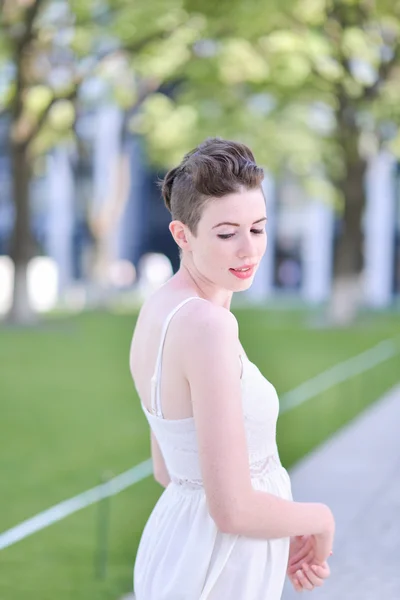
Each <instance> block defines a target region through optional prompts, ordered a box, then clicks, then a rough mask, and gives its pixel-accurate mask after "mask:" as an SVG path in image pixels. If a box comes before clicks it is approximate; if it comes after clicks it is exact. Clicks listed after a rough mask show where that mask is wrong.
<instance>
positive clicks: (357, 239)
mask: <svg viewBox="0 0 400 600" xmlns="http://www.w3.org/2000/svg"><path fill="white" fill-rule="evenodd" d="M365 172H366V162H365V160H364V159H362V158H360V157H359V156H354V155H353V156H351V157H349V159H348V162H347V172H346V175H345V177H344V178H343V180H342V181H341V182H340V184H339V185H340V189H341V192H342V194H343V196H344V199H345V208H344V214H343V221H342V228H341V231H340V235H339V239H338V240H337V245H336V248H335V260H334V282H333V290H332V297H331V304H330V307H329V319H330V321H331V322H332V323H334V324H335V325H342V326H345V325H348V324H350V323H351V322H352V321H354V319H355V317H356V315H357V312H358V310H359V308H360V305H361V301H362V294H363V285H362V272H363V266H364V256H363V243H364V236H363V231H362V218H363V211H364V206H365V190H364V186H365Z"/></svg>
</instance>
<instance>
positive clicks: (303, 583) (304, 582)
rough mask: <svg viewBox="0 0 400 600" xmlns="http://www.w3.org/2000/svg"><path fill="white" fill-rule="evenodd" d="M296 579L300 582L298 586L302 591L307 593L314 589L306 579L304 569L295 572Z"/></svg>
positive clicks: (306, 574) (306, 573) (306, 575)
mask: <svg viewBox="0 0 400 600" xmlns="http://www.w3.org/2000/svg"><path fill="white" fill-rule="evenodd" d="M296 578H297V579H298V581H299V582H300V585H301V586H302V588H303V589H305V590H309V591H311V590H313V589H314V584H313V583H312V582H311V581H310V579H309V578H308V572H307V570H306V569H299V570H298V571H296Z"/></svg>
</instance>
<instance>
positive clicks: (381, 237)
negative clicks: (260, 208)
mask: <svg viewBox="0 0 400 600" xmlns="http://www.w3.org/2000/svg"><path fill="white" fill-rule="evenodd" d="M77 131H78V135H79V140H80V143H79V148H78V150H77V149H76V148H75V147H70V146H67V145H61V146H59V147H57V148H55V149H54V150H53V151H52V152H51V153H49V155H48V156H47V157H46V158H45V159H44V160H43V161H42V162H41V163H39V167H38V170H37V173H36V176H35V179H34V181H33V182H32V189H31V196H32V228H33V231H34V235H35V239H36V242H37V247H38V252H39V253H42V254H44V255H48V256H49V257H51V258H53V259H54V261H55V263H56V264H57V267H58V281H59V291H60V293H61V294H62V293H63V292H64V291H65V290H67V289H68V288H69V287H70V286H71V285H74V284H76V282H84V281H86V280H87V278H88V275H89V272H90V271H91V269H94V268H95V262H96V260H98V257H99V255H100V256H102V257H103V259H104V261H103V263H101V264H102V268H103V270H105V274H104V281H103V283H105V284H107V277H108V271H107V269H108V268H109V267H110V268H111V266H112V265H113V264H114V263H118V262H121V261H122V263H123V264H125V265H126V264H127V263H131V264H132V265H133V266H134V267H135V269H138V267H139V264H140V260H141V258H142V257H143V256H144V255H146V254H148V253H160V254H163V255H165V256H167V257H168V258H169V260H170V261H171V264H172V268H173V271H176V270H177V268H178V267H179V258H178V252H177V248H176V246H175V243H174V241H173V239H172V236H171V235H170V233H169V230H168V223H169V220H170V215H169V213H168V211H167V209H166V208H165V207H164V205H163V202H162V200H161V196H160V192H159V189H158V187H157V184H156V181H157V179H159V178H160V177H162V176H163V173H162V172H159V171H155V170H154V169H153V168H151V167H150V166H149V163H148V161H147V159H146V155H145V150H144V144H143V143H142V140H141V139H140V138H139V137H137V136H134V135H132V134H131V133H130V132H129V131H128V128H127V126H126V117H125V115H124V114H122V113H121V112H120V111H119V110H118V109H117V108H116V107H114V106H106V107H103V108H101V109H99V110H97V111H95V112H88V113H86V114H84V115H81V116H80V118H79V120H78V125H77ZM7 133H8V125H7V121H6V120H5V119H4V118H3V120H2V121H0V189H1V194H0V255H4V254H7V253H8V251H9V242H10V233H11V229H12V222H13V206H12V202H11V180H10V161H9V153H8V148H7ZM366 191H367V208H366V212H365V218H364V230H365V297H366V299H367V302H368V304H369V305H371V306H376V307H385V306H388V305H390V304H391V302H392V301H393V300H394V298H395V297H396V296H398V295H399V294H400V169H399V165H398V164H397V163H396V161H395V160H394V159H393V158H392V157H391V156H390V155H388V154H381V155H379V156H378V157H377V158H376V159H375V160H374V162H373V163H371V165H370V167H369V170H368V174H367V178H366ZM265 193H266V197H267V203H268V207H267V209H268V217H269V223H268V250H267V253H266V255H265V257H264V259H263V263H262V265H261V266H260V269H259V271H258V273H257V276H256V278H255V281H254V284H253V286H252V288H251V289H250V290H249V291H248V292H247V293H246V294H247V295H248V296H249V297H251V298H253V299H254V300H259V301H263V300H264V299H265V298H267V297H268V296H269V295H271V294H274V293H275V294H276V293H279V294H289V295H294V296H298V297H302V298H304V299H305V300H306V301H309V302H312V303H319V302H323V301H324V300H326V299H327V298H328V296H329V293H330V288H331V281H332V258H333V247H334V243H335V235H336V232H337V231H338V226H339V225H340V224H339V223H338V221H337V218H336V217H335V214H334V212H333V210H332V209H331V208H330V207H329V206H328V205H327V204H326V203H324V202H322V201H321V202H318V201H316V200H313V201H310V200H309V199H308V198H307V197H306V196H305V195H304V192H303V191H302V188H301V186H300V185H298V184H297V182H296V180H295V179H294V178H293V177H291V176H290V175H288V177H287V178H286V179H285V180H281V181H275V180H274V179H273V178H272V177H270V176H267V177H266V180H265ZM115 272H116V271H115V269H114V270H110V281H109V283H110V285H116V286H117V287H118V285H121V286H123V285H129V284H130V282H129V277H128V278H127V279H126V280H124V279H123V278H122V280H121V282H120V283H118V278H117V279H115V277H114V280H113V277H111V274H112V273H114V274H115Z"/></svg>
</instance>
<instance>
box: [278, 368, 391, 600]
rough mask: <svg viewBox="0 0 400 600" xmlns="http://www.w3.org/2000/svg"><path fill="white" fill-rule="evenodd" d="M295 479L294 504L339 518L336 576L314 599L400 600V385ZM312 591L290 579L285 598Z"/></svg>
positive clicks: (314, 455) (310, 459)
mask: <svg viewBox="0 0 400 600" xmlns="http://www.w3.org/2000/svg"><path fill="white" fill-rule="evenodd" d="M399 373H400V369H399ZM290 475H291V480H292V488H293V496H294V499H295V500H298V501H313V502H314V501H316V502H325V503H326V504H328V505H329V506H330V507H331V509H332V511H333V513H334V516H335V520H336V538H335V544H334V555H333V556H332V558H331V560H330V565H331V572H332V573H331V577H330V578H329V579H328V580H327V581H326V582H325V583H324V585H323V587H322V588H319V589H315V590H314V591H313V592H312V595H311V596H310V599H312V600H400V386H398V387H396V388H394V389H393V390H391V391H390V392H389V393H388V394H386V395H385V396H384V397H383V398H382V399H381V400H379V401H378V402H377V403H375V404H374V405H373V406H372V407H370V408H369V409H367V410H366V411H365V412H364V413H363V414H362V415H361V416H359V417H358V418H357V419H356V420H355V421H353V422H352V423H350V424H348V425H347V426H346V427H344V428H343V429H341V430H340V431H339V432H338V433H337V434H335V435H334V436H333V437H332V438H331V439H330V440H328V441H327V442H325V443H324V444H323V445H322V446H320V447H319V448H318V449H317V450H316V451H314V452H313V453H311V454H310V455H309V456H308V457H306V458H305V459H304V460H303V461H301V462H300V463H298V465H297V466H296V467H295V468H294V469H293V470H292V471H291V473H290ZM308 594H309V592H304V593H302V594H301V595H299V594H298V593H296V592H295V591H294V590H293V588H292V587H291V585H290V583H288V582H287V584H286V585H285V590H284V593H283V596H282V600H294V599H295V598H296V599H299V598H301V597H304V595H306V597H308Z"/></svg>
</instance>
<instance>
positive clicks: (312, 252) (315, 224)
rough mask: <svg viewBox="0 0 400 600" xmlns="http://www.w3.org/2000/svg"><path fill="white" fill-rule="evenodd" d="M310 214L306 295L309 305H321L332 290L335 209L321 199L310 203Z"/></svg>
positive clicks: (306, 239) (305, 255) (306, 229)
mask: <svg viewBox="0 0 400 600" xmlns="http://www.w3.org/2000/svg"><path fill="white" fill-rule="evenodd" d="M306 211H307V214H306V218H305V219H304V237H303V244H302V254H303V256H302V259H303V282H302V295H303V298H304V299H305V300H307V301H308V302H312V303H319V302H323V301H324V300H326V299H327V298H328V296H329V293H330V288H331V281H332V260H333V256H332V253H333V226H334V215H333V208H332V207H331V206H329V205H328V204H327V203H325V202H321V201H317V200H310V201H309V203H307V208H306Z"/></svg>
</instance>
